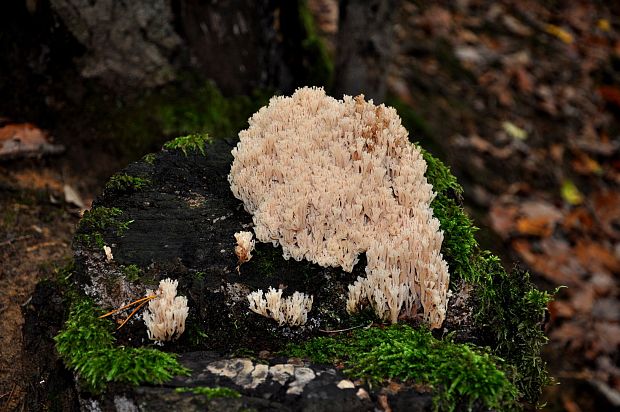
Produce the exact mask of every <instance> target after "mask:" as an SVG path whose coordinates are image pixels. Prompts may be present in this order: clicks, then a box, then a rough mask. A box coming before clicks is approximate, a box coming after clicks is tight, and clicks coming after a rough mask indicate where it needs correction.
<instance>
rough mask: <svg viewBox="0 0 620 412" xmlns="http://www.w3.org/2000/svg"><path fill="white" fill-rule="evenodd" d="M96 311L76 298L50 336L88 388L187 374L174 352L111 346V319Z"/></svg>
mask: <svg viewBox="0 0 620 412" xmlns="http://www.w3.org/2000/svg"><path fill="white" fill-rule="evenodd" d="M98 314H99V313H98V310H97V309H96V308H95V307H94V305H93V303H92V302H91V301H90V300H88V299H77V300H76V301H75V302H74V303H73V304H72V307H71V312H70V314H69V318H68V319H67V321H66V323H65V325H64V327H63V329H62V330H61V331H60V333H59V334H58V335H56V337H55V338H54V339H55V341H56V350H57V351H58V354H59V355H60V357H61V358H62V360H63V361H64V362H65V364H66V365H67V367H69V368H70V369H72V370H73V371H75V372H76V373H77V374H78V376H79V377H80V379H81V381H82V382H83V383H84V384H85V385H86V387H87V388H88V389H89V390H91V391H93V392H101V391H102V390H104V389H105V387H106V385H107V384H108V383H110V382H117V383H125V384H130V385H139V384H142V383H150V384H161V383H163V382H166V381H168V380H170V379H172V378H173V377H174V376H175V375H187V374H189V370H188V369H186V368H184V367H182V366H181V365H180V364H179V362H178V361H177V359H176V355H174V354H171V353H166V352H162V351H160V350H156V349H147V348H129V347H122V346H121V347H117V346H115V344H114V336H113V335H112V330H113V324H112V322H111V321H109V320H106V319H99V318H98Z"/></svg>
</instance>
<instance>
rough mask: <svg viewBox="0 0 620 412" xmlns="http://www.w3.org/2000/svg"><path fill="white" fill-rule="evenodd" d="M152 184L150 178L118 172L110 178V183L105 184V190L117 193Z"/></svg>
mask: <svg viewBox="0 0 620 412" xmlns="http://www.w3.org/2000/svg"><path fill="white" fill-rule="evenodd" d="M150 184H151V181H150V180H149V179H145V178H142V177H137V176H130V175H128V174H126V173H117V174H115V175H114V176H112V177H111V178H110V180H108V183H106V185H105V190H107V191H112V192H117V193H125V192H132V191H135V190H140V189H143V188H144V187H146V186H148V185H150Z"/></svg>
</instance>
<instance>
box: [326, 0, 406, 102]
mask: <svg viewBox="0 0 620 412" xmlns="http://www.w3.org/2000/svg"><path fill="white" fill-rule="evenodd" d="M399 2H400V0H371V1H366V0H341V1H340V8H339V28H338V41H337V56H336V79H335V83H334V95H335V96H340V95H342V94H349V95H353V96H355V95H358V94H364V95H365V96H366V97H367V98H370V99H373V100H374V101H375V102H383V100H384V99H385V94H386V88H387V87H386V77H387V68H388V66H389V63H390V61H391V60H392V57H393V55H394V52H395V50H394V47H393V37H394V36H393V23H394V17H395V11H396V10H397V9H398V3H399Z"/></svg>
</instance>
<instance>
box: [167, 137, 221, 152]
mask: <svg viewBox="0 0 620 412" xmlns="http://www.w3.org/2000/svg"><path fill="white" fill-rule="evenodd" d="M211 142H212V140H211V139H210V138H209V135H207V134H206V133H203V134H190V135H187V136H181V137H177V138H175V139H172V140H170V141H168V142H166V143H164V149H168V150H181V151H182V152H183V154H184V155H185V156H187V153H188V152H200V153H201V154H202V155H203V156H206V152H205V147H206V146H207V144H211Z"/></svg>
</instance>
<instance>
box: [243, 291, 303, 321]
mask: <svg viewBox="0 0 620 412" xmlns="http://www.w3.org/2000/svg"><path fill="white" fill-rule="evenodd" d="M248 301H249V302H250V310H252V311H253V312H256V313H258V314H259V315H263V316H265V317H267V318H271V319H274V320H276V321H277V322H278V324H279V325H280V326H282V325H284V324H287V325H291V326H299V325H304V324H305V323H306V321H307V320H308V312H310V310H312V301H313V298H312V296H307V295H306V294H304V293H299V292H295V293H293V296H289V297H288V298H286V299H282V289H278V290H277V291H276V290H275V289H274V288H272V287H270V288H269V290H268V291H267V293H265V297H263V291H262V290H261V289H259V290H257V291H256V292H252V293H250V294H249V295H248Z"/></svg>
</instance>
